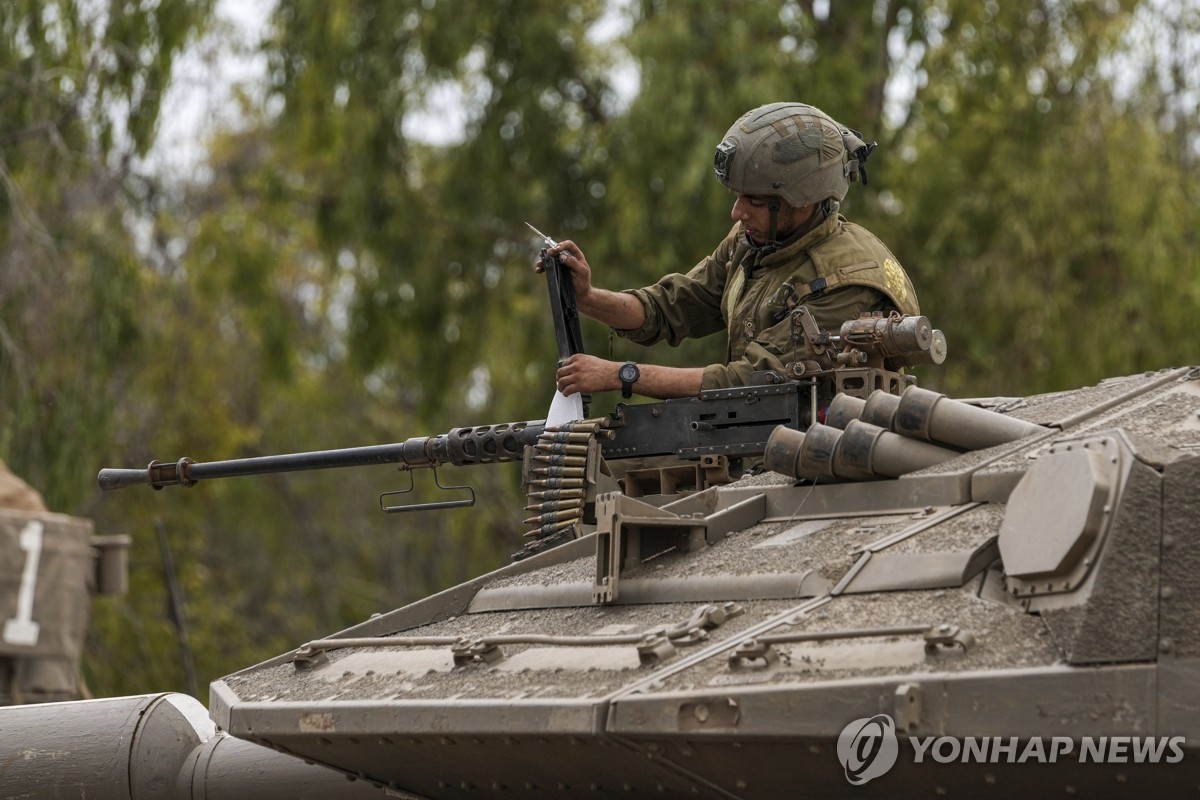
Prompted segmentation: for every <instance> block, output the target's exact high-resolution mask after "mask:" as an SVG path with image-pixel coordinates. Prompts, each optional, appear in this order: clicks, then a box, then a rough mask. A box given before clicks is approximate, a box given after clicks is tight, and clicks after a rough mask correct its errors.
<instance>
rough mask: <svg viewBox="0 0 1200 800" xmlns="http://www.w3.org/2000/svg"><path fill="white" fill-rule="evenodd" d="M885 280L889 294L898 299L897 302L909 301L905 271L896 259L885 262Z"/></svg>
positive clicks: (888, 259) (886, 259)
mask: <svg viewBox="0 0 1200 800" xmlns="http://www.w3.org/2000/svg"><path fill="white" fill-rule="evenodd" d="M883 280H884V282H885V283H886V284H887V288H888V293H889V294H890V295H891V296H892V297H894V298H896V301H897V302H899V303H903V302H904V301H905V300H907V299H908V288H907V284H908V281H906V280H905V279H904V270H902V269H900V265H899V264H898V263H897V262H896V259H894V258H885V259H884V260H883Z"/></svg>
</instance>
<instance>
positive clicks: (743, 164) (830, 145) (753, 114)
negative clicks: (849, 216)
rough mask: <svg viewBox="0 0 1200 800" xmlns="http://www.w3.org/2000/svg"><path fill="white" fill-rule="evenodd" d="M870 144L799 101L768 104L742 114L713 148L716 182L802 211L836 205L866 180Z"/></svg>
mask: <svg viewBox="0 0 1200 800" xmlns="http://www.w3.org/2000/svg"><path fill="white" fill-rule="evenodd" d="M874 149H875V144H874V143H871V144H867V143H866V142H864V141H863V139H862V135H861V134H859V133H858V132H857V131H853V130H850V129H849V128H846V127H844V126H842V125H839V124H838V123H837V122H835V121H834V120H833V119H832V118H831V117H830V116H829V115H828V114H826V113H825V112H823V111H821V110H820V109H818V108H814V107H813V106H810V105H805V104H804V103H770V104H769V105H765V106H759V107H758V108H755V109H752V110H751V111H748V112H746V113H745V114H743V115H742V116H741V118H739V119H738V120H737V122H735V123H734V124H733V126H732V127H731V128H730V129H729V130H728V131H727V132H726V134H725V138H724V139H722V140H721V143H720V144H718V145H717V152H716V156H715V158H714V159H713V168H714V170H715V171H716V173H717V180H719V181H720V182H721V184H722V185H723V186H725V187H726V188H727V189H729V190H730V191H733V192H738V193H740V194H749V195H764V196H769V197H782V198H783V199H784V200H787V201H788V203H790V204H791V205H792V206H794V207H796V208H801V207H803V206H807V205H811V204H813V203H821V202H824V201H825V200H829V199H832V200H834V201H839V202H840V201H841V200H842V199H843V198H844V197H845V196H846V192H847V191H848V190H849V188H850V183H851V182H852V181H856V180H861V181H862V182H863V184H866V182H867V173H866V169H865V164H866V160H867V157H868V156H869V155H870V154H871V151H872V150H874Z"/></svg>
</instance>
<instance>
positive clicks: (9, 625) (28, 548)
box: [0, 519, 44, 647]
mask: <svg viewBox="0 0 1200 800" xmlns="http://www.w3.org/2000/svg"><path fill="white" fill-rule="evenodd" d="M43 527H44V526H43V525H42V523H41V522H39V521H38V520H36V519H35V520H30V522H29V524H28V525H26V526H25V527H24V528H22V529H21V536H20V546H21V549H22V550H24V551H25V569H24V571H22V572H21V588H20V589H18V590H17V615H16V616H15V617H13V618H11V619H6V620H5V621H4V634H3V636H0V638H3V639H4V641H6V642H8V643H9V644H19V645H28V646H30V647H33V646H34V645H36V644H37V640H38V624H37V623H36V622H34V621H33V595H34V591H35V590H36V589H37V574H38V562H39V561H40V560H41V558H42V529H43Z"/></svg>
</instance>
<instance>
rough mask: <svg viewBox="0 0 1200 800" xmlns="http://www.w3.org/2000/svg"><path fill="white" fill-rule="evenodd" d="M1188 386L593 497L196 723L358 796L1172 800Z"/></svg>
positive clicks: (1184, 708)
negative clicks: (926, 451) (926, 449)
mask: <svg viewBox="0 0 1200 800" xmlns="http://www.w3.org/2000/svg"><path fill="white" fill-rule="evenodd" d="M1198 378H1200V370H1195V369H1177V370H1170V371H1163V372H1157V373H1151V374H1144V375H1137V376H1130V377H1126V378H1118V379H1112V380H1107V381H1104V382H1102V383H1100V384H1099V385H1097V386H1094V387H1090V388H1086V389H1080V390H1076V391H1069V392H1059V393H1055V394H1048V395H1040V396H1034V397H1028V398H989V399H985V400H976V401H971V402H969V403H968V404H967V405H969V406H970V407H971V409H974V410H979V409H985V410H987V411H988V412H990V413H991V415H995V416H1003V417H1004V418H1007V419H1010V420H1022V421H1024V422H1025V423H1028V425H1027V426H1026V427H1023V428H1019V430H1018V433H1020V434H1022V435H1020V437H1019V438H1016V439H1014V440H1011V441H1004V442H1001V443H998V444H987V445H986V446H982V447H980V446H978V445H979V444H980V442H979V441H975V443H974V444H970V445H967V446H964V445H962V444H959V445H957V446H956V445H954V443H953V442H948V441H947V439H958V440H960V441H962V440H963V438H962V437H960V436H959V434H962V435H963V437H965V439H966V440H971V439H972V437H973V436H975V435H976V434H978V433H979V430H978V429H977V425H976V422H975V421H972V420H973V418H972V417H971V415H970V414H966V415H965V416H961V417H960V416H956V415H954V414H950V415H948V416H947V415H943V417H942V420H943V422H944V421H945V420H946V419H953V420H954V421H953V422H951V423H946V426H947V430H946V431H944V432H942V433H939V434H938V435H937V436H935V437H930V438H934V439H935V440H936V441H938V442H939V444H938V446H939V447H944V448H945V449H947V450H949V451H951V452H950V455H949V456H948V457H947V458H946V460H941V461H939V462H938V463H934V464H932V465H931V466H925V467H924V468H921V469H917V470H916V471H910V472H907V473H905V474H903V475H901V476H900V477H897V478H887V477H881V474H880V473H878V472H872V469H873V468H872V464H875V463H876V461H873V460H872V458H873V457H872V458H865V459H862V458H859V459H855V458H850V457H849V456H847V458H849V460H850V461H851V462H853V463H851V464H849V465H848V466H847V465H844V464H840V463H839V462H838V461H837V458H836V456H837V455H838V454H839V453H840V452H841V451H838V450H836V448H835V452H834V456H835V458H834V460H833V465H832V466H830V467H828V468H827V469H826V472H825V473H822V474H820V475H818V476H816V477H815V479H813V478H812V477H809V478H805V479H801V478H798V477H796V475H799V474H807V472H806V471H807V470H808V469H809V467H806V466H805V464H804V463H802V462H804V461H805V459H806V458H807V456H808V455H811V454H810V453H808V451H807V450H805V449H804V448H803V447H802V446H800V445H797V446H796V447H795V448H793V449H787V448H784V449H783V450H782V451H779V452H775V453H772V452H770V451H769V452H768V458H767V461H768V464H772V465H773V466H775V467H776V468H778V467H779V465H780V464H788V465H792V466H791V467H789V468H788V469H789V471H794V472H795V474H789V475H786V476H781V475H780V474H779V473H777V472H764V473H762V474H760V475H757V476H754V477H749V478H743V479H741V480H737V481H734V482H732V483H730V484H728V485H724V486H715V487H712V488H708V489H704V490H702V491H698V492H692V493H686V494H676V493H673V492H671V491H670V490H669V487H664V491H663V492H661V493H658V494H655V493H653V492H645V491H641V492H639V493H636V496H635V495H634V494H633V493H630V492H624V493H622V492H618V491H613V492H609V493H606V494H602V495H600V496H599V497H597V498H596V501H595V509H594V520H589V525H594V529H595V532H594V533H593V534H592V535H588V536H584V537H583V538H579V539H575V540H572V541H569V542H568V543H566V544H563V545H561V546H558V547H554V548H551V549H547V550H545V551H544V552H540V553H538V554H536V555H533V556H531V557H529V558H526V559H525V560H522V561H519V562H516V563H514V564H511V565H509V566H506V567H504V568H502V569H499V570H497V571H495V572H492V573H490V574H488V575H484V576H482V577H480V578H477V579H475V580H473V581H470V582H468V583H465V584H462V585H460V586H456V587H454V588H452V589H449V590H447V591H444V592H442V593H440V594H437V595H434V596H432V597H429V598H427V599H425V600H422V601H420V602H417V603H414V604H412V605H409V606H406V607H404V608H400V609H397V610H395V611H392V612H391V613H388V614H384V615H381V616H377V617H374V618H372V619H370V620H368V621H366V622H364V623H362V624H360V625H358V626H355V627H353V628H350V629H348V630H345V631H342V632H340V633H337V634H335V635H333V636H331V637H329V638H327V639H322V640H318V641H313V642H308V643H304V644H303V645H302V646H300V647H298V648H297V649H296V650H295V651H293V652H290V653H286V654H283V655H281V656H279V657H278V658H275V659H273V660H271V661H268V662H265V663H262V664H259V665H257V666H254V667H250V668H248V669H244V670H242V671H240V672H237V673H234V674H232V675H229V676H227V677H225V678H223V679H222V680H219V681H216V682H215V683H214V684H213V685H212V704H211V709H210V714H211V718H212V720H213V721H214V722H215V723H216V725H217V726H218V727H219V728H220V729H221V730H222V731H224V732H225V733H226V734H228V735H229V736H232V737H236V738H238V739H240V740H244V741H246V742H251V743H255V744H258V745H261V746H264V747H268V748H272V749H274V750H277V751H280V752H282V753H285V754H289V755H291V756H294V757H296V761H295V763H296V764H297V765H300V764H301V763H302V761H306V762H312V763H314V764H320V765H324V766H326V767H329V768H330V769H332V770H335V771H337V772H341V773H344V774H345V776H347V777H350V778H353V779H355V780H354V784H353V785H354V786H355V787H356V788H365V787H376V788H377V789H378V790H380V796H385V795H386V796H394V797H415V798H473V797H575V796H595V797H663V796H674V795H688V796H702V797H727V798H795V797H845V798H865V797H930V796H942V795H946V796H972V797H979V796H985V797H1012V796H1014V795H1015V794H1017V793H1018V792H1019V793H1022V794H1023V795H1026V796H1030V797H1036V796H1063V795H1068V796H1069V795H1079V796H1103V797H1120V796H1128V797H1135V796H1136V797H1143V796H1147V795H1149V794H1151V793H1153V794H1157V795H1166V796H1175V795H1182V794H1183V793H1184V792H1187V793H1189V794H1194V793H1195V792H1196V791H1197V787H1200V747H1198V743H1200V714H1198V713H1197V710H1198V709H1197V706H1200V548H1197V547H1196V546H1195V544H1196V540H1197V537H1198V536H1200V530H1198V523H1197V522H1196V520H1197V519H1200V380H1198ZM956 408H957V407H956ZM961 410H962V409H958V411H961ZM958 411H956V412H955V414H957V413H958ZM857 412H858V409H856V410H855V413H857ZM893 416H898V415H897V414H893ZM989 418H991V417H989ZM827 421H834V420H827ZM838 422H839V423H840V424H843V425H845V426H846V431H847V432H846V434H845V435H846V436H850V435H851V434H850V430H851V428H852V427H853V426H852V425H851V423H850V422H849V421H848V420H838ZM890 422H891V430H892V431H894V432H896V435H898V436H902V437H904V438H912V437H913V436H914V435H917V434H918V433H920V432H919V431H916V432H914V430H915V429H914V426H913V425H912V424H910V423H911V422H912V420H911V419H908V420H899V421H896V420H895V419H892V420H891V421H890ZM979 424H980V425H983V423H979ZM916 427H918V428H919V427H920V426H919V425H918V426H916ZM1000 427H1004V426H1003V425H1001V426H1000ZM925 430H926V432H928V430H929V426H928V425H926V426H925ZM809 435H810V436H813V437H814V441H815V440H816V439H815V437H816V430H815V429H810V431H809ZM773 439H774V437H773ZM985 439H986V437H985ZM810 444H811V442H810ZM985 444H986V441H985ZM781 452H782V453H783V455H781V454H780V453H781ZM934 460H936V459H934ZM792 467H794V470H793V469H792ZM817 469H818V472H820V469H821V468H817ZM855 470H858V472H855ZM848 475H851V476H853V477H847V476H848ZM3 714H4V712H0V730H3V729H4V725H5V724H6V718H5V717H4V715H3ZM7 746H8V745H7V744H6V739H0V751H3V749H4V748H5V747H7ZM6 757H7V756H5V755H4V754H3V753H2V752H0V766H3V765H4V764H5V758H6ZM39 758H40V756H39ZM34 760H35V761H36V760H37V759H36V758H35V759H34ZM15 785H18V784H14V782H13V781H12V779H11V778H0V789H3V790H4V792H9V794H5V793H4V792H0V796H10V795H11V793H12V791H13V789H12V787H13V786H15ZM64 796H65V795H64ZM162 796H177V795H165V794H164V795H162ZM178 796H185V797H192V796H193V795H192V794H181V795H178ZM207 796H214V795H207Z"/></svg>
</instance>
